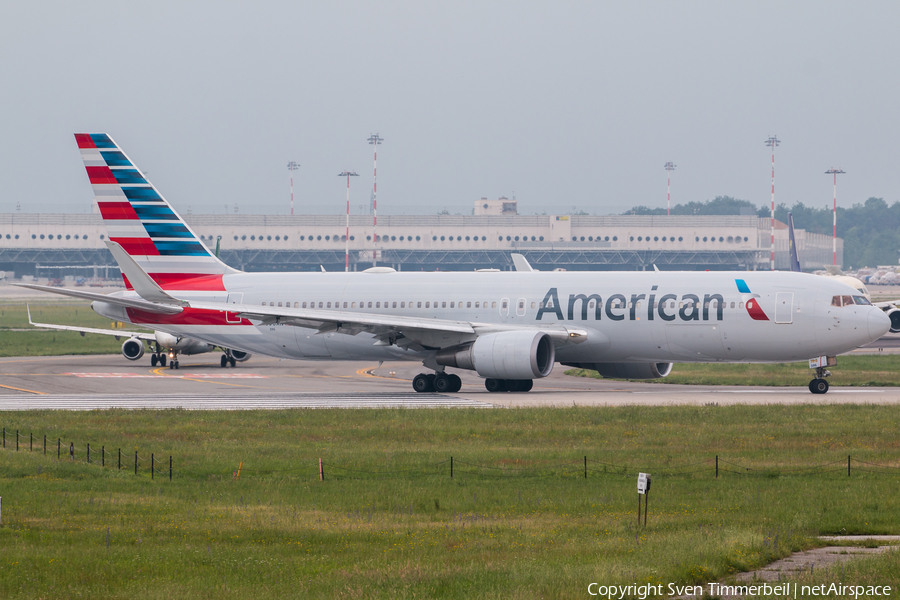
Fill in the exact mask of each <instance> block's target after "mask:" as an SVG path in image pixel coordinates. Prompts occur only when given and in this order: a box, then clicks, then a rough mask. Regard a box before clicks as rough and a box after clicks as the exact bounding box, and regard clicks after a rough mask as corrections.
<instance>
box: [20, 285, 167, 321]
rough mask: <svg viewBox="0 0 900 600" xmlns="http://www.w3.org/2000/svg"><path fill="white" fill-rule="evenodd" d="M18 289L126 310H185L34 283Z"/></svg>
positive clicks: (159, 311) (162, 312) (161, 311)
mask: <svg viewBox="0 0 900 600" xmlns="http://www.w3.org/2000/svg"><path fill="white" fill-rule="evenodd" d="M13 285H15V286H18V287H24V288H29V289H32V290H38V291H39V292H50V293H51V294H59V295H61V296H72V297H73V298H81V299H83V300H91V301H93V300H96V301H97V302H106V303H107V304H115V305H116V306H124V307H126V308H137V309H139V310H146V311H147V312H152V313H161V314H164V315H177V314H178V313H180V312H181V311H182V310H184V309H183V308H181V307H180V306H172V305H169V304H156V303H154V302H147V301H146V300H139V299H138V298H122V297H121V296H107V295H106V294H97V293H95V292H85V291H82V290H70V289H66V288H58V287H50V286H47V285H37V284H34V283H14V284H13Z"/></svg>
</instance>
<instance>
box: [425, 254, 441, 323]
mask: <svg viewBox="0 0 900 600" xmlns="http://www.w3.org/2000/svg"><path fill="white" fill-rule="evenodd" d="M441 241H442V242H443V241H444V236H441ZM425 308H428V307H427V306H426V307H425Z"/></svg>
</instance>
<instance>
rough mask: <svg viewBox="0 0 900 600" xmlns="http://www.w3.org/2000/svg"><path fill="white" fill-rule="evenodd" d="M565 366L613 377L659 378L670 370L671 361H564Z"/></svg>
mask: <svg viewBox="0 0 900 600" xmlns="http://www.w3.org/2000/svg"><path fill="white" fill-rule="evenodd" d="M566 366H568V367H576V368H578V369H591V370H593V371H597V372H598V373H600V375H601V376H603V377H611V378H613V379H660V378H662V377H665V376H667V375H668V374H669V373H671V372H672V363H566Z"/></svg>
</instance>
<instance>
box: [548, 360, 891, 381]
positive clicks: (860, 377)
mask: <svg viewBox="0 0 900 600" xmlns="http://www.w3.org/2000/svg"><path fill="white" fill-rule="evenodd" d="M830 371H831V372H832V373H833V377H832V378H831V379H830V380H829V383H831V384H832V385H849V386H877V387H882V386H900V354H883V355H880V356H871V355H855V356H840V357H838V364H837V366H836V367H832V368H831V369H830ZM565 373H566V375H573V376H575V377H592V378H594V379H602V378H601V377H600V375H599V374H598V373H597V371H591V370H587V369H569V370H567V371H566V372H565ZM813 375H814V372H813V371H812V370H811V369H809V368H808V365H807V364H806V363H805V362H802V363H779V364H758V363H738V364H725V363H676V364H675V366H674V367H673V368H672V373H670V374H669V376H668V377H665V378H663V379H653V380H648V381H649V382H650V383H663V384H666V383H668V384H673V383H675V384H689V385H768V386H804V387H805V386H806V385H808V384H809V381H810V379H812V378H813Z"/></svg>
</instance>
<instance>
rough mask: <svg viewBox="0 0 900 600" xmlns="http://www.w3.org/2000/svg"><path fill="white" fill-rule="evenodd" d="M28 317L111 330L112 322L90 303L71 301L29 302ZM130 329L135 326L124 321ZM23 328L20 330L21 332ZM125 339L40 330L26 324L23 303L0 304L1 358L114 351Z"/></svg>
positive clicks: (38, 320)
mask: <svg viewBox="0 0 900 600" xmlns="http://www.w3.org/2000/svg"><path fill="white" fill-rule="evenodd" d="M31 320H32V321H35V322H38V323H51V324H55V325H73V326H77V327H92V328H95V329H110V330H111V329H112V321H110V320H109V319H107V318H106V317H102V316H100V315H98V314H97V313H95V312H94V311H92V310H91V309H90V307H89V306H85V305H80V304H79V305H74V304H71V303H58V304H32V305H31ZM125 327H126V328H128V330H129V331H134V330H135V329H137V330H140V328H136V327H135V326H133V325H130V324H126V325H125ZM20 330H22V331H20ZM123 341H124V339H120V340H118V341H116V338H114V337H112V336H104V335H92V334H86V335H84V336H82V335H81V334H80V333H78V332H76V331H49V330H43V331H42V330H39V329H37V328H35V327H33V326H32V325H29V324H28V314H27V312H26V308H25V304H24V303H22V304H3V305H0V357H6V356H57V355H65V354H115V353H117V352H120V351H121V347H122V342H123Z"/></svg>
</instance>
